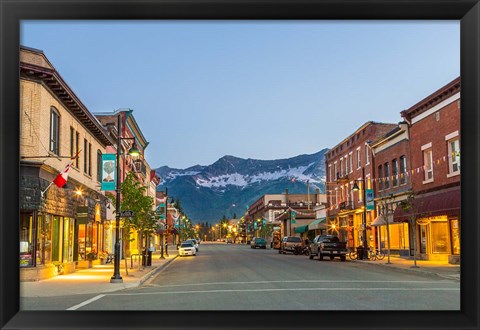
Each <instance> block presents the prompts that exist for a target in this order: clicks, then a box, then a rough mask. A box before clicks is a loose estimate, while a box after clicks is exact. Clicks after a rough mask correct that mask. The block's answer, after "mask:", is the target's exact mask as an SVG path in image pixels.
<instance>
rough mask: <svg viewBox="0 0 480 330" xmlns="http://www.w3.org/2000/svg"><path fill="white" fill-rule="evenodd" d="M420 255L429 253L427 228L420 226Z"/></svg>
mask: <svg viewBox="0 0 480 330" xmlns="http://www.w3.org/2000/svg"><path fill="white" fill-rule="evenodd" d="M420 253H422V254H425V253H427V226H426V225H421V226H420Z"/></svg>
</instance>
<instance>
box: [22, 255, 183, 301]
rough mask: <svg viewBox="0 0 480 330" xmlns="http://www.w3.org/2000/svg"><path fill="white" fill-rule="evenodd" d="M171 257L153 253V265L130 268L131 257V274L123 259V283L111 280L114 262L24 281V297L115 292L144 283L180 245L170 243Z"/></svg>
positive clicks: (135, 264)
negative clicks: (37, 279) (43, 278)
mask: <svg viewBox="0 0 480 330" xmlns="http://www.w3.org/2000/svg"><path fill="white" fill-rule="evenodd" d="M168 252H169V255H168V257H167V256H166V255H165V253H164V257H165V259H160V252H159V251H156V252H153V254H152V266H149V267H142V266H140V268H139V267H138V262H135V261H134V262H133V268H130V258H128V259H127V265H128V275H127V273H126V271H125V260H121V262H120V276H122V279H123V283H110V278H111V277H112V275H113V271H114V269H113V264H108V265H96V266H94V267H92V268H88V269H81V270H77V271H76V272H75V273H71V274H67V275H59V276H56V277H54V278H50V279H47V280H42V281H37V282H20V297H52V296H67V295H72V294H85V293H103V292H113V291H118V290H123V289H128V288H135V287H138V286H140V285H141V284H142V283H143V282H145V281H146V280H148V279H149V278H150V277H151V276H153V275H155V274H156V273H158V272H159V271H161V270H162V269H163V268H165V267H166V266H167V265H168V264H170V263H171V262H172V261H173V260H174V259H175V258H176V257H177V249H176V246H168Z"/></svg>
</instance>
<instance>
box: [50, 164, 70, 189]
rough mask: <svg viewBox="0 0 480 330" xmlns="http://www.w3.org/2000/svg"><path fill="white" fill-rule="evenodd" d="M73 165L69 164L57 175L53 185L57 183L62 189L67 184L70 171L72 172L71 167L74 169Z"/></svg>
mask: <svg viewBox="0 0 480 330" xmlns="http://www.w3.org/2000/svg"><path fill="white" fill-rule="evenodd" d="M72 163H73V162H70V163H68V164H67V166H66V167H65V169H64V170H63V171H62V172H60V173H59V174H58V175H57V177H56V178H55V180H53V183H55V185H56V186H57V187H58V188H62V187H63V186H64V185H65V183H67V180H68V171H69V170H70V167H72Z"/></svg>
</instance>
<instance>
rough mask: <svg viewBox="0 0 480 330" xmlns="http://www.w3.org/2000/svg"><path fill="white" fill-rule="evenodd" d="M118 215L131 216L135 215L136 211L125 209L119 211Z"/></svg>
mask: <svg viewBox="0 0 480 330" xmlns="http://www.w3.org/2000/svg"><path fill="white" fill-rule="evenodd" d="M117 215H119V216H121V217H124V218H131V217H134V216H135V212H133V211H130V210H125V211H121V212H117Z"/></svg>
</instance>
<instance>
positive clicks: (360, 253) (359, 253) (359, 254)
mask: <svg viewBox="0 0 480 330" xmlns="http://www.w3.org/2000/svg"><path fill="white" fill-rule="evenodd" d="M364 252H365V249H364V248H363V246H357V258H358V259H359V260H363V253H364Z"/></svg>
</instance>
